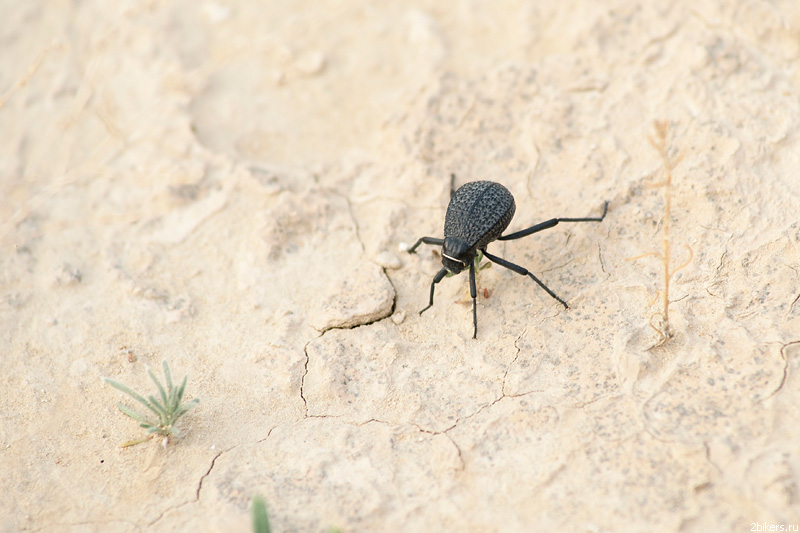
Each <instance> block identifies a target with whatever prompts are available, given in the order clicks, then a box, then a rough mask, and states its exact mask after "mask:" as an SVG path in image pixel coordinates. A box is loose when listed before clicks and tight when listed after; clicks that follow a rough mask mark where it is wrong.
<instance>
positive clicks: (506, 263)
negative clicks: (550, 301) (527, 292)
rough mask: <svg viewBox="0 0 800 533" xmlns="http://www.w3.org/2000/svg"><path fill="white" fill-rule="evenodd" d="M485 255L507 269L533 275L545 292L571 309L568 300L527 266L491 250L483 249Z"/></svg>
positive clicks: (524, 274)
mask: <svg viewBox="0 0 800 533" xmlns="http://www.w3.org/2000/svg"><path fill="white" fill-rule="evenodd" d="M483 255H485V256H486V257H487V258H488V259H489V261H492V262H493V263H497V264H498V265H500V266H501V267H506V268H507V269H509V270H513V271H514V272H516V273H517V274H522V275H523V276H530V277H531V279H532V280H533V281H535V282H536V283H537V284H538V285H539V286H540V287H541V288H543V289H544V290H545V292H547V294H549V295H550V296H552V297H553V298H555V299H556V300H558V302H559V303H560V304H561V305H563V306H564V308H565V309H569V306H568V305H567V302H565V301H564V300H562V299H561V298H559V297H558V296H556V293H554V292H553V291H551V290H550V289H549V288H548V287H547V285H545V284H544V283H542V282H541V281H540V280H539V278H537V277H536V276H534V275H533V274H531V273H530V272H528V269H526V268H523V267H521V266H519V265H515V264H514V263H512V262H511V261H506V260H505V259H503V258H502V257H497V256H496V255H492V254H490V253H489V252H487V251H486V250H483Z"/></svg>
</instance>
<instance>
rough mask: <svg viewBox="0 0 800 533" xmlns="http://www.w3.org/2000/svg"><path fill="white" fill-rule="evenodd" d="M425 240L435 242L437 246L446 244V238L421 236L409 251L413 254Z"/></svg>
mask: <svg viewBox="0 0 800 533" xmlns="http://www.w3.org/2000/svg"><path fill="white" fill-rule="evenodd" d="M423 242H424V243H425V244H434V245H437V246H442V245H443V244H444V239H437V238H436V237H420V239H419V240H418V241H417V242H416V243H415V244H414V246H412V247H411V248H409V249H408V253H410V254H413V253H414V252H415V251H416V250H417V247H419V245H420V244H422V243H423Z"/></svg>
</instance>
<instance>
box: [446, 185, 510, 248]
mask: <svg viewBox="0 0 800 533" xmlns="http://www.w3.org/2000/svg"><path fill="white" fill-rule="evenodd" d="M515 209H516V206H515V204H514V197H513V196H512V195H511V193H510V192H509V191H508V189H506V188H505V187H503V186H502V185H500V184H499V183H495V182H492V181H473V182H470V183H466V184H464V185H462V186H461V187H459V189H458V190H457V191H456V192H455V194H453V197H452V198H451V199H450V204H449V205H448V206H447V215H446V216H445V219H444V235H445V237H457V238H459V239H461V240H462V241H464V242H465V243H467V244H468V245H469V246H470V248H477V249H481V248H483V247H485V246H486V245H487V244H489V243H490V242H492V241H493V240H495V239H497V238H498V237H499V236H500V235H501V234H502V233H503V231H504V230H505V229H506V228H507V227H508V225H509V223H511V219H512V218H513V217H514V210H515Z"/></svg>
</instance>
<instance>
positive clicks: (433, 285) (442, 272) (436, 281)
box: [419, 268, 447, 314]
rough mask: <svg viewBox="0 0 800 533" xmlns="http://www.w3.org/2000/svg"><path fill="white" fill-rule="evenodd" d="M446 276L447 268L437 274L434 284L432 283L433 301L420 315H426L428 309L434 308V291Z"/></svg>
mask: <svg viewBox="0 0 800 533" xmlns="http://www.w3.org/2000/svg"><path fill="white" fill-rule="evenodd" d="M446 275H447V269H446V268H442V269H441V270H440V271H439V272H437V273H436V275H435V276H434V277H433V282H432V283H431V301H430V303H429V304H428V307H426V308H425V309H423V310H422V311H420V312H419V314H422V313H424V312H425V311H427V310H428V309H430V308H431V307H432V306H433V291H434V289H436V284H437V283H439V282H440V281H442V279H444V277H445V276H446Z"/></svg>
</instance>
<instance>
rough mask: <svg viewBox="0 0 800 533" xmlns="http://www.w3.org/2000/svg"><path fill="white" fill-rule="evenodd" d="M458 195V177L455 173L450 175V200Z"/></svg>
mask: <svg viewBox="0 0 800 533" xmlns="http://www.w3.org/2000/svg"><path fill="white" fill-rule="evenodd" d="M455 193H456V175H455V173H454V172H451V173H450V198H452V197H453V195H454V194H455Z"/></svg>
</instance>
